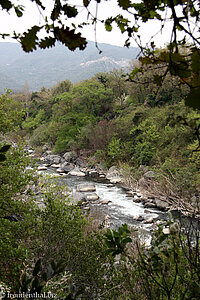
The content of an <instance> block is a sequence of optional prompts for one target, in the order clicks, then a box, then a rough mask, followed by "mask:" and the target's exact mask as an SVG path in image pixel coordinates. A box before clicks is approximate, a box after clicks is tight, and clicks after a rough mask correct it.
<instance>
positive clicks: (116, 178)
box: [110, 177, 122, 184]
mask: <svg viewBox="0 0 200 300" xmlns="http://www.w3.org/2000/svg"><path fill="white" fill-rule="evenodd" d="M120 182H122V178H120V177H114V178H111V179H110V183H114V184H115V183H120Z"/></svg>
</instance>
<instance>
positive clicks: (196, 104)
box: [185, 88, 200, 109]
mask: <svg viewBox="0 0 200 300" xmlns="http://www.w3.org/2000/svg"><path fill="white" fill-rule="evenodd" d="M185 104H186V105H187V106H189V107H192V108H198V109H200V88H195V89H192V90H191V91H190V93H189V94H188V95H187V97H186V99H185Z"/></svg>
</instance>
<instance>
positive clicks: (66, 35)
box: [54, 26, 87, 51]
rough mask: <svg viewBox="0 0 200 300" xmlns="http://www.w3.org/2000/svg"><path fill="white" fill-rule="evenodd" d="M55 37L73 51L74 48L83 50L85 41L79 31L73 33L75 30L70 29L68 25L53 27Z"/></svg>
mask: <svg viewBox="0 0 200 300" xmlns="http://www.w3.org/2000/svg"><path fill="white" fill-rule="evenodd" d="M54 35H55V38H56V39H57V40H58V41H60V42H62V43H63V44H64V45H65V46H67V47H68V48H69V50H71V51H74V50H75V49H76V48H79V49H80V50H84V49H85V47H86V45H87V41H86V38H83V37H82V36H81V34H80V33H75V30H74V29H72V30H70V29H69V27H64V26H63V27H61V28H60V27H55V28H54Z"/></svg>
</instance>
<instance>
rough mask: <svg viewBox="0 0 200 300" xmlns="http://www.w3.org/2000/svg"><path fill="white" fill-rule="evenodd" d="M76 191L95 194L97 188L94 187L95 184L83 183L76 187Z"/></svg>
mask: <svg viewBox="0 0 200 300" xmlns="http://www.w3.org/2000/svg"><path fill="white" fill-rule="evenodd" d="M76 191H77V192H95V191H96V187H95V185H94V183H92V182H91V183H81V184H78V185H77V187H76Z"/></svg>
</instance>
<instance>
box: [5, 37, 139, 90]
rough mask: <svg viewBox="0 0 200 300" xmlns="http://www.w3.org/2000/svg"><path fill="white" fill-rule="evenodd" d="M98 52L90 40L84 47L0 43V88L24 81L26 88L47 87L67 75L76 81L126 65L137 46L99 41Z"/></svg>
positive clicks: (134, 56)
mask: <svg viewBox="0 0 200 300" xmlns="http://www.w3.org/2000/svg"><path fill="white" fill-rule="evenodd" d="M99 48H100V49H101V50H102V53H101V54H99V52H98V50H97V49H96V47H95V44H94V43H93V42H88V47H87V48H86V50H85V51H78V50H77V51H74V52H71V51H69V50H68V49H67V48H66V47H64V46H63V45H59V44H57V45H56V47H55V48H51V49H46V50H37V51H35V52H33V53H28V54H27V53H24V52H23V51H22V49H21V47H20V45H19V44H16V43H0V74H1V81H0V92H3V90H4V88H10V89H12V90H20V89H22V88H23V86H24V84H25V82H28V85H29V88H30V90H33V91H35V90H39V89H40V88H41V87H43V86H45V87H50V86H52V85H54V84H56V83H57V82H58V81H61V80H65V79H69V80H70V81H72V82H73V83H74V82H79V81H82V80H84V79H88V78H90V77H91V76H93V75H94V74H96V73H98V72H106V71H110V70H112V69H114V68H121V67H126V66H128V64H129V61H130V60H133V59H135V58H136V56H137V54H138V48H133V47H131V48H130V49H127V48H123V47H118V46H113V45H108V44H99Z"/></svg>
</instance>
